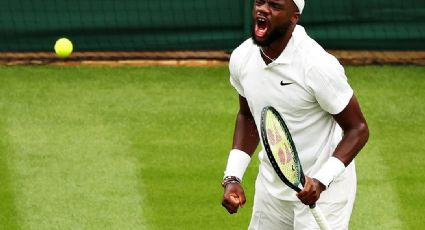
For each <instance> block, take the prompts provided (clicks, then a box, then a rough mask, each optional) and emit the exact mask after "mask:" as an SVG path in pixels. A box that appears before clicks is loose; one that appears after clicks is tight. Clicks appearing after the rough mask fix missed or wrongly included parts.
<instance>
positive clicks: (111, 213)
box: [0, 69, 144, 230]
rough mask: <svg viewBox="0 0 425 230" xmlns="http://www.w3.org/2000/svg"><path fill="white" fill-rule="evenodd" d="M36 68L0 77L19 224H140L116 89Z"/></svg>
mask: <svg viewBox="0 0 425 230" xmlns="http://www.w3.org/2000/svg"><path fill="white" fill-rule="evenodd" d="M24 70H25V69H24ZM41 70H42V71H43V74H42V75H43V78H37V79H34V77H36V76H40V75H41V73H39V71H40V70H39V69H31V72H26V71H23V73H15V74H14V75H13V76H9V77H8V79H7V80H6V79H2V82H3V85H2V86H3V87H4V88H5V89H4V90H3V92H4V93H3V97H2V98H1V99H0V100H2V101H1V102H2V104H3V105H4V106H5V108H7V110H8V113H7V114H8V117H7V119H6V122H5V124H4V129H5V130H6V132H7V133H8V136H9V140H8V141H9V143H8V145H9V146H10V149H11V150H12V152H13V153H14V155H13V156H11V161H12V163H13V165H12V167H11V169H10V170H11V171H12V174H13V175H16V178H14V180H15V181H14V182H15V183H14V184H16V187H17V189H18V192H17V194H16V196H17V198H16V203H17V206H18V208H17V211H18V213H19V215H20V217H22V220H20V221H21V222H20V227H21V228H22V229H65V230H66V229H144V218H143V211H142V206H143V204H142V198H143V197H141V196H140V194H141V193H140V190H139V187H140V186H139V184H138V183H139V180H138V178H137V177H138V173H139V166H138V164H137V163H138V161H137V160H134V159H133V158H134V156H132V155H130V154H129V151H128V149H129V148H130V147H131V143H130V142H129V141H128V139H129V137H127V130H128V129H129V127H130V126H131V124H129V123H127V122H126V120H125V119H121V117H120V116H119V115H117V116H116V115H115V114H116V113H117V110H116V109H117V106H116V104H114V103H116V99H115V98H113V97H111V96H110V95H115V93H114V88H111V92H109V91H108V90H107V91H105V90H104V89H105V88H104V87H106V88H108V85H96V84H97V83H98V81H97V79H90V78H87V77H85V76H79V77H74V76H70V75H68V74H67V73H68V72H67V71H66V69H64V71H62V72H60V73H61V76H60V77H58V76H56V74H58V73H59V72H57V70H55V69H53V70H52V71H46V69H41ZM73 71H75V69H74V70H73ZM25 73H26V74H30V76H27V75H25ZM81 74H82V75H84V73H81ZM31 75H35V76H31ZM70 78H72V81H70ZM93 82H94V83H93ZM109 83H111V84H114V83H113V82H109ZM93 84H95V85H93ZM6 88H9V89H13V90H9V91H8V90H6ZM5 94H6V95H5ZM118 94H121V89H120V90H119V92H118ZM125 96H126V95H125V94H124V95H123V97H124V99H125ZM124 99H123V100H124ZM110 108H112V109H110ZM118 112H119V111H118Z"/></svg>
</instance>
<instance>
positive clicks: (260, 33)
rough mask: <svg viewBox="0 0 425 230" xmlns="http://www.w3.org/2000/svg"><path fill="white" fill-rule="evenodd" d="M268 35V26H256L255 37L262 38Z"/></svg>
mask: <svg viewBox="0 0 425 230" xmlns="http://www.w3.org/2000/svg"><path fill="white" fill-rule="evenodd" d="M266 33H267V26H258V24H257V25H255V35H256V36H257V37H260V38H262V37H264V36H265V35H266Z"/></svg>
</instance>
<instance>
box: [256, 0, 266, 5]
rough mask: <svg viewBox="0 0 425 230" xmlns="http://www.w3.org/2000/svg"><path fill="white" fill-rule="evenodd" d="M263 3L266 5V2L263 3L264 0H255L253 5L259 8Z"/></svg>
mask: <svg viewBox="0 0 425 230" xmlns="http://www.w3.org/2000/svg"><path fill="white" fill-rule="evenodd" d="M264 3H266V1H265V0H255V5H257V6H261V5H263V4H264Z"/></svg>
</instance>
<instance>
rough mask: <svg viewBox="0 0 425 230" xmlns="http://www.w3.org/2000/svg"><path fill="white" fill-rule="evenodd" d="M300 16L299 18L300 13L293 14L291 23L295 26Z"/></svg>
mask: <svg viewBox="0 0 425 230" xmlns="http://www.w3.org/2000/svg"><path fill="white" fill-rule="evenodd" d="M300 16H301V14H300V12H295V13H294V14H293V15H292V17H291V23H292V24H297V23H298V21H299V20H300Z"/></svg>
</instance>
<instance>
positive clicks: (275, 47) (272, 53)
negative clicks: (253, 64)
mask: <svg viewBox="0 0 425 230" xmlns="http://www.w3.org/2000/svg"><path fill="white" fill-rule="evenodd" d="M295 26H296V24H294V25H290V26H289V27H288V29H287V30H286V33H285V35H284V36H283V37H282V38H281V39H278V40H276V41H274V42H273V43H271V44H270V45H269V46H264V47H260V49H261V50H262V54H261V56H262V57H263V60H264V62H265V63H266V64H269V63H271V62H273V61H274V60H275V59H276V58H278V57H279V56H280V54H281V53H282V52H283V50H284V49H285V48H286V46H287V45H288V42H289V40H290V39H291V37H292V32H293V31H294V29H295Z"/></svg>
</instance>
